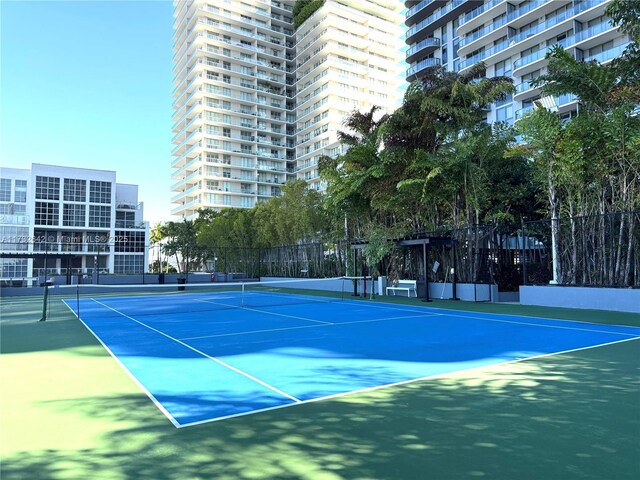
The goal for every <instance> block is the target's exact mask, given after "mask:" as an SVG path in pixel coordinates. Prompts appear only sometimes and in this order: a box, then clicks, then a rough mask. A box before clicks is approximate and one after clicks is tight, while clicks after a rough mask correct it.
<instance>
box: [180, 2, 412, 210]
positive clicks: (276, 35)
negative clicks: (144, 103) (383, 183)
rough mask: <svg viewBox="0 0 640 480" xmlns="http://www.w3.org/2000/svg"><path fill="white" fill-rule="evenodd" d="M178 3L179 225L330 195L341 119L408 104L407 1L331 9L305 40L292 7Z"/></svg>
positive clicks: (307, 28) (307, 29)
mask: <svg viewBox="0 0 640 480" xmlns="http://www.w3.org/2000/svg"><path fill="white" fill-rule="evenodd" d="M174 4H175V12H174V16H175V24H174V27H175V34H174V42H175V43H174V52H175V55H174V87H175V88H174V117H173V121H174V127H173V131H174V133H175V136H174V138H173V143H174V145H175V148H174V150H173V157H174V159H173V162H172V167H173V181H174V184H173V186H172V191H173V192H174V194H175V195H174V197H173V198H172V201H173V202H174V203H175V204H177V206H176V207H175V208H174V209H173V210H172V214H174V215H177V216H179V217H181V218H187V219H189V218H193V217H194V216H195V215H196V212H197V209H199V208H203V207H208V208H214V209H221V208H225V207H239V208H249V207H252V206H254V205H255V204H256V203H257V202H260V201H263V200H266V199H268V198H269V197H271V196H274V195H279V194H280V187H281V185H282V184H284V183H285V182H286V181H287V180H290V179H294V178H302V179H305V180H307V181H308V182H309V183H310V187H311V188H316V189H319V190H321V189H322V188H323V185H322V184H321V182H320V180H319V178H318V172H317V162H318V158H319V157H320V156H321V155H335V154H337V153H338V151H339V144H338V142H337V137H336V133H337V131H338V130H339V129H344V127H343V126H342V122H343V120H344V117H345V116H347V115H348V114H349V113H351V112H352V111H353V110H354V109H358V110H368V109H369V108H371V106H373V105H378V106H380V107H382V109H383V111H392V110H393V109H394V108H395V107H396V106H397V105H398V104H399V101H400V98H401V91H400V90H401V87H402V84H403V83H404V78H403V73H402V71H401V68H402V67H401V62H402V60H403V58H404V54H403V53H402V52H401V47H402V42H403V40H402V31H403V29H402V20H403V19H402V14H401V8H402V4H401V3H400V2H386V1H384V0H375V1H364V0H340V1H337V0H326V1H325V2H324V4H323V5H322V6H321V7H320V8H319V9H318V10H317V11H315V12H314V13H313V14H312V15H311V16H310V17H309V18H307V19H306V21H304V23H302V25H300V26H299V28H298V29H297V30H296V29H295V28H294V26H293V14H292V10H293V2H278V1H267V0H244V1H240V0H237V1H236V0H234V1H229V0H227V1H224V2H209V3H208V2H207V1H206V0H187V1H180V2H175V3H174Z"/></svg>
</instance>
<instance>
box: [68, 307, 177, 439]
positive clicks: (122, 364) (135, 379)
mask: <svg viewBox="0 0 640 480" xmlns="http://www.w3.org/2000/svg"><path fill="white" fill-rule="evenodd" d="M62 303H64V304H65V306H66V307H67V308H68V309H69V310H71V313H73V314H74V315H75V316H76V318H77V319H78V320H80V322H81V323H82V324H83V325H84V326H85V328H86V329H87V330H89V331H90V332H91V334H92V335H93V336H94V337H96V340H98V342H100V345H102V346H103V348H104V349H105V350H106V351H107V353H108V354H109V355H111V356H112V357H113V359H114V360H115V361H116V362H117V363H118V365H120V367H121V368H122V369H123V370H124V371H125V373H126V374H127V375H128V376H129V378H131V380H133V382H134V383H135V384H136V385H138V387H139V388H140V390H142V391H143V392H144V393H145V394H146V395H147V397H149V398H150V399H151V401H152V402H153V403H154V404H155V406H156V407H158V408H159V409H160V411H161V412H162V413H163V414H164V416H165V417H167V418H168V419H169V421H170V422H171V423H173V426H174V427H176V428H180V427H181V425H180V422H178V420H176V419H175V417H174V416H173V415H171V414H170V413H169V411H168V410H167V409H166V408H164V405H162V403H160V402H159V401H158V399H156V397H155V396H154V395H153V393H151V392H150V391H149V390H148V389H147V388H146V387H145V386H144V385H143V384H142V383H140V381H139V380H138V379H137V378H136V377H135V375H134V374H133V373H131V371H130V370H129V369H128V368H127V367H125V365H124V363H122V361H120V359H119V358H118V356H117V355H116V354H114V353H113V352H112V351H111V349H110V348H109V347H108V346H107V345H106V344H105V343H104V342H103V341H102V339H101V338H100V337H99V336H98V335H97V334H96V332H94V331H93V330H92V329H91V327H89V325H87V324H86V323H85V321H84V320H82V319H81V318H80V317H79V316H78V314H77V313H76V312H75V311H74V310H73V308H71V307H70V306H69V305H67V302H66V301H64V300H62Z"/></svg>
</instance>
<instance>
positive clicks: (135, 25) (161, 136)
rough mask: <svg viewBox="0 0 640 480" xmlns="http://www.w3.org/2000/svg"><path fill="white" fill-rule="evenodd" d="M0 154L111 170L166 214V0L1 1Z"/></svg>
mask: <svg viewBox="0 0 640 480" xmlns="http://www.w3.org/2000/svg"><path fill="white" fill-rule="evenodd" d="M0 8H1V11H0V16H1V19H2V24H1V32H2V37H1V40H2V56H1V62H2V64H1V72H2V77H1V83H0V86H1V115H2V118H1V120H2V122H1V127H0V133H1V136H0V145H1V146H0V162H2V166H5V167H14V168H29V166H30V164H31V163H32V162H34V163H50V164H56V165H67V166H76V167H85V168H99V169H104V170H115V171H116V172H117V180H118V182H120V183H134V184H138V185H140V191H139V195H140V200H142V201H144V203H145V217H146V218H147V219H148V220H151V221H152V222H155V221H158V220H169V219H170V217H169V210H170V208H171V206H170V203H169V198H170V196H171V193H170V190H169V189H170V184H171V178H170V177H171V168H170V164H171V148H172V146H171V137H172V134H171V114H172V111H171V103H172V98H171V92H172V86H171V80H172V76H171V59H172V33H173V32H172V24H173V17H172V12H173V5H172V3H171V2H170V1H139V2H130V1H116V0H111V1H103V2H95V1H40V2H27V1H17V2H14V1H11V2H8V1H4V0H3V1H2V2H1V3H0Z"/></svg>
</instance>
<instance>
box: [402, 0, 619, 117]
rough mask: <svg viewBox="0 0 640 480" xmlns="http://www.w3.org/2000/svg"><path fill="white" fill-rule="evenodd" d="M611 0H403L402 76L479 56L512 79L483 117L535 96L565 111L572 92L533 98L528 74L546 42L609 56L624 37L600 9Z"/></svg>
mask: <svg viewBox="0 0 640 480" xmlns="http://www.w3.org/2000/svg"><path fill="white" fill-rule="evenodd" d="M610 3H611V0H573V1H566V0H525V1H520V0H489V1H486V2H478V1H466V0H451V1H433V0H422V1H420V2H417V1H412V2H405V5H406V7H407V8H408V9H409V10H408V11H407V13H406V24H407V26H408V27H409V29H408V31H407V33H406V36H405V37H406V42H407V44H408V45H409V49H408V50H407V62H408V63H409V64H410V67H409V69H408V70H407V73H406V77H407V80H408V81H412V80H415V79H416V78H419V77H420V74H421V72H423V71H424V70H425V69H426V68H428V67H430V66H432V65H445V66H446V68H447V69H448V70H453V71H456V72H461V73H464V72H466V71H468V70H469V69H470V68H471V67H472V66H473V65H474V64H476V63H478V62H480V61H482V62H484V63H485V64H486V65H487V76H497V75H504V76H509V77H512V78H513V79H514V84H515V86H516V93H515V94H514V95H513V96H510V97H509V98H507V99H506V100H504V101H502V102H500V103H499V104H496V105H493V106H492V108H491V111H490V112H488V114H487V120H488V121H489V122H494V121H506V122H509V123H513V122H514V121H516V120H518V119H519V118H521V117H522V115H523V114H524V113H526V112H527V111H529V110H531V109H532V108H534V102H535V101H537V100H542V103H543V104H544V105H545V106H547V107H549V108H553V109H557V111H558V112H559V113H560V114H561V115H563V116H566V117H570V116H571V115H573V114H575V112H576V110H577V104H576V101H575V98H573V97H571V96H568V95H567V96H563V97H559V98H544V99H541V98H540V90H539V89H537V88H533V87H532V86H531V85H530V83H529V82H530V81H531V80H532V79H533V78H536V77H538V76H539V75H541V74H542V73H544V72H545V71H546V65H547V60H546V59H545V54H546V53H547V51H548V49H549V47H551V46H552V45H555V44H559V45H562V46H563V47H564V48H565V49H566V50H567V51H568V52H569V53H571V54H572V55H573V56H574V57H575V58H576V59H578V60H585V61H588V60H598V61H599V62H609V61H611V60H612V59H613V58H615V57H617V56H619V55H620V54H621V53H622V51H623V50H624V49H625V47H626V46H627V45H628V43H629V38H628V37H627V36H626V35H623V34H622V33H620V32H619V31H618V30H617V29H616V28H615V27H613V26H612V25H611V23H610V21H609V19H608V18H607V17H606V15H605V13H604V12H605V9H606V8H607V6H608V5H609V4H610Z"/></svg>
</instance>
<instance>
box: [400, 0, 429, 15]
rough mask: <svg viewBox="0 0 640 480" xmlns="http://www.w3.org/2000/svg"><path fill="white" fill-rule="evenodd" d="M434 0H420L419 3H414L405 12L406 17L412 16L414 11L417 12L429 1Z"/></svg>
mask: <svg viewBox="0 0 640 480" xmlns="http://www.w3.org/2000/svg"><path fill="white" fill-rule="evenodd" d="M434 1H435V0H422V1H421V2H420V3H419V4H417V5H414V6H413V7H411V8H410V9H409V11H408V12H407V18H411V17H413V16H414V15H415V14H416V13H418V12H419V11H420V10H422V9H423V8H424V7H426V6H427V5H429V4H430V3H433V2H434Z"/></svg>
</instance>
